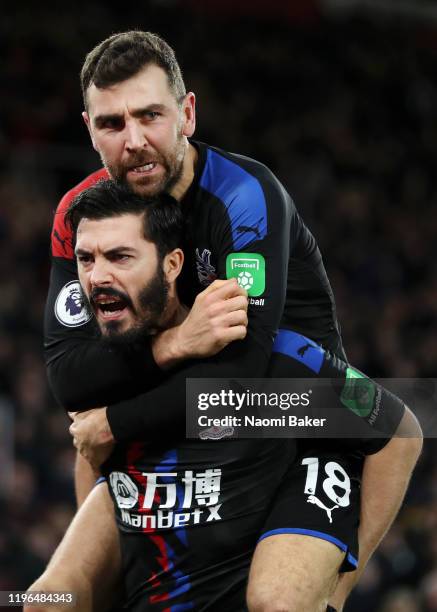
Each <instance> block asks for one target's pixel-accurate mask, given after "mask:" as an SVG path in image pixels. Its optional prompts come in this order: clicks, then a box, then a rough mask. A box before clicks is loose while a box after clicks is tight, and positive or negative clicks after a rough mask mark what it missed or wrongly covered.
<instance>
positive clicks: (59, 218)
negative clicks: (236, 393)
mask: <svg viewBox="0 0 437 612" xmlns="http://www.w3.org/2000/svg"><path fill="white" fill-rule="evenodd" d="M192 144H193V145H194V146H195V147H196V148H197V151H198V162H197V166H196V171H195V177H194V180H193V182H192V184H191V186H190V188H189V190H188V192H187V193H186V195H185V197H184V198H183V200H182V202H181V205H182V207H183V210H184V213H185V221H186V240H185V244H184V245H183V246H184V252H185V257H186V263H185V265H184V269H183V272H182V275H181V278H180V283H179V291H180V295H181V297H182V299H183V300H184V301H185V302H186V303H187V304H188V305H190V304H191V303H192V301H193V299H194V298H195V296H196V294H197V293H199V292H200V291H201V290H202V289H203V288H205V287H206V286H207V285H208V284H209V283H210V282H212V281H213V280H214V279H215V278H226V277H230V276H240V275H242V276H243V277H245V278H242V279H241V280H242V281H244V280H247V279H249V281H250V280H251V281H252V282H254V283H255V284H254V285H253V286H252V287H249V295H250V306H249V326H248V334H247V336H246V338H245V339H244V340H243V341H239V342H234V343H232V344H231V345H229V346H228V347H226V348H225V349H224V350H223V351H222V352H221V353H219V354H218V355H216V356H215V357H213V358H210V359H205V360H202V361H201V362H194V361H193V362H189V363H188V362H187V363H186V364H184V365H183V366H182V367H181V368H179V369H178V370H177V371H175V372H174V373H173V374H172V376H171V377H170V382H171V385H165V386H160V387H156V385H157V384H158V383H159V381H160V376H161V372H160V370H159V369H158V368H157V366H156V364H155V363H154V361H153V356H152V352H151V349H150V347H149V346H144V347H143V349H142V350H141V351H140V350H138V352H136V353H134V352H130V353H129V354H125V353H123V354H122V353H117V352H116V351H109V350H108V349H106V348H105V347H103V346H102V345H101V343H100V342H99V338H98V334H97V332H96V325H95V323H94V321H93V320H89V318H88V317H87V316H86V313H85V310H84V308H83V307H82V306H81V304H80V303H78V300H77V299H76V300H75V299H74V298H75V296H77V290H78V281H77V270H76V264H75V260H74V254H73V245H72V236H71V231H70V229H69V228H68V227H66V225H65V222H64V215H65V211H66V210H67V208H68V206H69V204H70V202H71V201H72V200H73V199H74V197H75V196H76V195H77V194H78V193H80V191H82V190H83V189H85V188H86V187H88V186H89V185H91V184H93V183H95V182H96V181H97V180H99V179H102V178H105V177H106V178H107V177H108V175H107V173H106V171H105V170H100V171H98V172H95V173H94V174H93V175H91V176H90V177H88V178H87V179H86V180H85V181H83V182H82V183H81V184H80V185H78V186H77V187H76V188H74V189H73V190H72V191H70V192H68V193H67V194H66V196H64V198H63V199H62V200H61V203H60V205H59V207H58V210H57V212H56V215H55V222H54V226H53V232H52V255H53V260H52V275H51V284H50V290H49V298H48V301H47V307H46V316H45V336H46V339H45V351H46V358H47V366H48V373H49V379H50V382H51V386H52V389H53V391H54V393H55V396H56V397H57V398H58V400H59V401H60V403H61V404H62V405H64V406H65V407H66V408H68V409H72V410H81V409H87V408H92V407H96V406H102V405H108V419H109V421H110V425H111V429H112V431H113V433H114V435H115V437H116V439H117V440H120V441H121V440H129V439H132V438H133V437H134V436H138V435H141V433H142V432H143V433H144V434H145V435H149V436H152V437H153V436H154V435H156V434H158V435H159V434H160V433H162V431H166V430H168V428H169V427H170V424H172V426H174V427H178V428H179V426H180V424H181V423H183V420H184V411H183V410H181V409H180V406H178V405H176V404H175V401H174V397H175V396H176V397H184V395H185V380H186V378H189V377H208V378H214V377H221V378H224V377H227V376H234V377H241V378H244V377H262V376H264V375H265V374H266V372H267V367H268V363H269V358H270V354H271V351H272V346H273V341H274V338H275V335H276V333H277V330H278V328H279V327H283V328H284V327H285V328H289V329H294V330H295V331H297V332H299V333H302V334H304V335H306V336H308V337H310V338H311V339H313V340H315V341H316V342H318V343H320V344H322V345H324V346H326V347H327V348H329V349H332V350H334V351H335V352H337V353H340V354H341V352H342V347H341V340H340V335H339V331H338V325H337V319H336V313H335V305H334V299H333V295H332V291H331V287H330V285H329V281H328V278H327V275H326V272H325V268H324V266H323V262H322V258H321V255H320V251H319V249H318V247H317V244H316V242H315V240H314V237H313V236H312V234H311V232H310V231H309V230H308V228H307V227H306V226H305V224H304V223H303V221H302V219H301V217H300V216H299V214H298V212H297V210H296V207H295V206H294V203H293V202H292V200H291V198H290V196H289V195H288V193H287V192H286V190H285V189H284V187H283V186H282V185H281V183H280V182H279V181H278V179H277V178H276V177H275V176H274V175H273V174H272V172H271V171H270V170H269V169H268V168H267V167H266V166H264V165H263V164H261V163H259V162H257V161H254V160H252V159H249V158H247V157H243V156H241V155H235V154H231V153H226V152H224V151H221V150H220V149H217V148H213V147H209V146H207V145H205V144H202V143H198V142H193V143H192ZM75 292H76V293H75ZM153 387H156V388H153ZM170 389H172V391H170ZM175 389H178V390H179V391H175ZM147 406H150V407H153V409H147ZM179 431H183V425H182V428H180V429H179Z"/></svg>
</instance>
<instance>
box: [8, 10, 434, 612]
mask: <svg viewBox="0 0 437 612" xmlns="http://www.w3.org/2000/svg"><path fill="white" fill-rule="evenodd" d="M347 4H348V3H345V2H339V1H337V2H335V1H334V0H331V1H325V2H322V1H320V2H317V1H316V0H313V1H306V2H279V1H277V0H271V2H269V3H261V2H258V1H255V0H254V1H253V2H246V1H241V2H240V3H238V2H234V3H231V2H228V1H225V0H222V1H221V2H214V1H212V0H211V1H210V2H201V1H200V0H199V1H197V2H196V1H194V0H192V1H191V2H189V1H186V2H183V1H177V0H167V1H165V0H161V1H158V0H155V1H148V2H147V1H144V2H142V3H141V5H138V4H135V5H131V4H129V5H126V4H125V3H119V5H118V6H117V5H116V6H114V8H108V7H107V6H104V5H103V3H102V4H98V3H93V2H88V3H87V4H83V5H81V4H80V3H79V4H75V3H68V4H65V5H62V7H61V8H59V10H58V9H55V10H51V9H50V10H49V8H45V7H44V6H42V5H41V4H40V5H38V7H37V5H34V4H30V3H26V2H22V3H21V4H20V2H18V4H16V5H15V6H14V8H11V7H12V5H10V6H9V8H3V9H2V16H1V19H0V50H1V53H0V70H1V73H0V74H1V80H0V82H1V90H2V92H1V95H0V117H1V123H0V296H1V299H0V462H1V464H0V590H6V589H25V588H26V587H27V586H28V585H29V583H30V582H32V581H33V580H34V579H35V578H36V577H37V576H38V575H39V573H40V572H41V571H42V570H43V568H44V567H45V565H46V563H47V561H48V559H49V557H50V555H51V553H52V551H53V549H54V547H55V546H56V544H57V542H58V541H59V539H60V538H61V536H62V534H63V533H64V531H65V529H66V527H67V525H68V523H69V520H70V518H71V516H72V512H73V508H74V498H73V480H72V467H73V459H74V453H73V450H72V446H71V443H70V440H69V436H68V433H67V429H68V422H67V418H66V416H65V414H64V413H63V411H62V409H60V408H59V407H58V406H56V404H55V402H54V400H53V398H52V397H51V394H50V391H49V389H48V386H47V382H46V376H45V368H44V363H43V358H42V321H43V309H44V302H45V296H46V291H47V286H48V278H49V271H50V257H49V234H50V227H51V219H52V215H53V212H54V210H55V208H56V205H57V202H58V200H59V198H60V197H61V196H62V194H63V193H64V192H65V191H66V190H68V189H69V188H71V187H72V186H73V185H75V184H76V183H77V182H79V181H80V180H81V179H82V178H84V177H85V176H86V175H87V174H88V173H89V172H91V171H93V170H94V169H96V168H98V167H99V160H98V158H97V156H96V155H95V154H94V153H93V151H92V149H91V146H90V143H89V142H88V136H87V133H86V129H85V127H84V126H83V124H82V120H81V117H80V112H81V110H82V104H81V97H80V87H79V79H78V73H79V70H80V67H81V63H82V61H83V58H84V56H85V54H86V53H87V52H88V51H89V50H90V49H91V48H92V47H93V46H94V45H95V44H96V43H97V42H98V41H100V40H101V39H103V38H105V37H106V36H108V35H109V34H111V33H113V32H116V31H120V30H125V29H131V28H135V27H136V28H140V29H148V30H152V31H156V32H158V33H160V34H161V35H163V36H164V37H165V38H166V39H167V40H168V41H169V42H170V44H172V46H173V47H174V48H175V50H176V53H177V56H178V58H179V61H180V63H181V66H182V68H183V72H184V76H185V80H186V84H187V87H188V89H190V90H193V91H195V92H196V94H197V100H198V129H197V134H196V135H197V138H198V139H199V140H204V141H206V142H208V143H210V144H214V145H217V146H220V147H222V148H224V149H227V150H230V151H235V152H238V153H243V154H246V155H249V156H252V157H255V158H257V159H259V160H261V161H263V162H265V163H266V164H267V165H269V166H270V167H271V168H272V170H273V171H274V172H275V173H276V174H277V175H278V176H279V177H280V178H281V180H282V181H283V182H284V184H285V186H286V187H287V189H288V190H289V192H290V194H291V195H292V196H293V198H294V200H295V202H296V204H297V206H298V208H299V210H300V212H301V214H302V215H303V217H304V219H305V220H306V221H307V223H308V224H309V225H310V227H311V229H312V230H313V232H314V233H315V235H316V236H317V238H318V241H319V244H320V246H321V249H322V252H323V254H324V259H325V264H326V267H327V269H328V273H329V275H330V278H331V281H332V284H333V288H334V291H335V294H336V299H337V305H338V311H339V317H340V321H341V323H342V328H343V335H344V343H345V347H346V350H347V353H348V355H349V358H350V361H351V363H353V364H354V365H355V366H357V367H359V368H360V369H362V370H364V371H365V372H366V373H368V374H370V375H373V376H386V377H430V378H432V377H434V376H435V365H436V364H437V316H436V305H437V273H436V270H437V267H436V259H437V206H436V205H437V181H436V179H435V176H436V171H435V166H436V160H437V69H436V66H437V18H436V17H435V14H434V13H435V11H434V10H432V9H431V8H430V10H429V12H427V11H422V10H420V11H419V10H418V9H419V7H418V5H420V6H421V9H423V8H426V7H429V6H430V5H429V4H427V3H426V2H419V3H417V5H416V4H415V3H414V2H411V3H408V2H405V1H404V0H402V2H400V1H399V2H398V3H396V2H394V5H391V4H390V2H389V1H388V0H384V2H381V3H380V6H379V9H381V7H385V8H386V10H376V11H372V2H371V1H369V2H364V3H363V4H364V5H365V6H366V7H367V8H366V9H365V10H362V9H360V2H359V0H358V1H357V0H355V1H354V2H350V3H349V7H348V8H349V9H351V7H352V5H353V7H354V10H348V11H344V8H345V5H347ZM376 4H378V3H376ZM396 4H397V6H398V8H399V7H400V6H401V5H402V7H404V10H402V11H399V10H396V9H395V6H396ZM414 6H416V9H417V10H415V9H414ZM408 7H410V9H411V10H409V9H408ZM342 9H343V10H342ZM11 432H13V433H11ZM436 450H437V446H436V443H435V441H434V440H428V441H427V442H426V444H425V451H424V453H423V456H422V458H421V460H420V463H419V466H418V468H417V470H416V474H415V477H414V480H413V483H412V485H411V488H410V491H409V493H408V496H407V500H406V502H405V504H404V507H403V509H402V511H401V513H400V515H399V518H398V519H397V521H396V523H395V525H394V527H393V528H392V530H391V531H390V533H389V534H388V535H387V537H386V538H385V540H384V542H383V544H382V545H381V547H380V549H379V551H378V553H377V554H376V555H375V557H374V559H373V560H372V562H371V563H370V565H369V568H368V570H367V571H366V573H365V575H364V577H363V579H362V581H361V584H360V585H359V587H358V588H357V589H356V591H355V593H354V595H353V596H352V597H351V599H350V603H349V605H348V608H347V609H348V610H349V611H351V612H352V611H353V612H373V611H377V612H420V611H424V612H431V611H436V610H437V461H436Z"/></svg>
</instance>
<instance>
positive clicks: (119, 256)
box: [109, 253, 130, 262]
mask: <svg viewBox="0 0 437 612" xmlns="http://www.w3.org/2000/svg"><path fill="white" fill-rule="evenodd" d="M109 259H110V261H119V262H123V261H128V260H129V259H130V255H127V254H126V253H112V254H111V255H110V256H109Z"/></svg>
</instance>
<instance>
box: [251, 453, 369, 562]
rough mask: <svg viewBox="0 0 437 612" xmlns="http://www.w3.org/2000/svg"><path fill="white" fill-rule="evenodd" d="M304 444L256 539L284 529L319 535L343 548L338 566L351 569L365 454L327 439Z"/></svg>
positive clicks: (354, 559) (314, 535)
mask: <svg viewBox="0 0 437 612" xmlns="http://www.w3.org/2000/svg"><path fill="white" fill-rule="evenodd" d="M301 446H303V445H301ZM305 446H306V447H307V448H302V449H301V452H300V453H299V454H298V456H297V457H296V459H295V460H294V461H293V462H292V464H291V465H290V468H289V470H288V471H287V474H286V475H285V477H284V479H283V480H282V481H281V485H280V487H279V490H278V492H277V494H276V496H275V498H274V501H273V503H272V507H271V511H270V512H269V515H268V517H267V520H266V522H265V525H264V527H263V529H262V534H261V537H260V538H259V540H263V539H265V538H268V537H269V536H273V535H282V534H301V535H307V536H309V537H315V538H321V539H323V540H326V541H328V542H331V543H332V544H334V545H335V546H337V547H338V548H340V550H342V551H343V552H344V553H345V557H344V561H343V563H342V566H341V568H340V571H341V572H348V571H353V570H355V569H356V567H357V565H358V526H359V517H360V483H361V474H362V468H363V457H362V456H360V455H359V454H355V455H354V454H352V453H349V454H348V455H345V454H344V453H341V452H338V451H336V450H335V448H334V445H333V444H332V447H331V448H330V446H331V444H330V442H325V444H324V445H323V447H322V445H319V446H317V447H315V448H311V447H309V445H308V443H305Z"/></svg>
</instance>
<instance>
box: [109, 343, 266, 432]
mask: <svg viewBox="0 0 437 612" xmlns="http://www.w3.org/2000/svg"><path fill="white" fill-rule="evenodd" d="M269 357H270V354H269V352H268V350H267V348H263V347H262V346H261V345H260V344H259V343H258V342H257V341H255V340H254V339H253V337H251V336H250V335H249V336H248V337H247V338H246V339H245V340H244V342H239V343H237V342H235V343H233V344H231V345H229V346H228V347H226V349H224V350H223V351H222V352H221V353H220V354H219V355H217V356H216V357H215V358H214V359H207V360H203V361H197V362H195V361H191V362H189V363H187V365H184V367H183V368H181V369H180V370H179V371H178V372H175V373H174V374H172V375H171V376H169V377H168V378H167V379H166V381H165V383H163V384H161V385H159V386H158V387H156V388H155V389H152V390H151V391H148V392H147V393H143V394H141V395H139V396H137V397H135V398H133V399H131V400H126V401H122V402H119V403H117V404H115V403H111V404H110V405H109V406H108V409H107V418H108V422H109V426H110V429H111V431H112V434H113V435H114V438H115V440H116V441H118V442H121V441H128V440H135V439H137V438H138V437H139V436H140V437H145V438H146V439H153V438H154V437H155V436H157V435H162V434H165V435H169V434H175V435H178V436H184V434H185V418H186V415H185V408H186V406H185V396H186V379H187V378H224V379H231V378H232V379H235V378H249V377H253V378H257V377H258V378H260V377H262V376H265V373H266V371H267V366H268V361H269Z"/></svg>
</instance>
